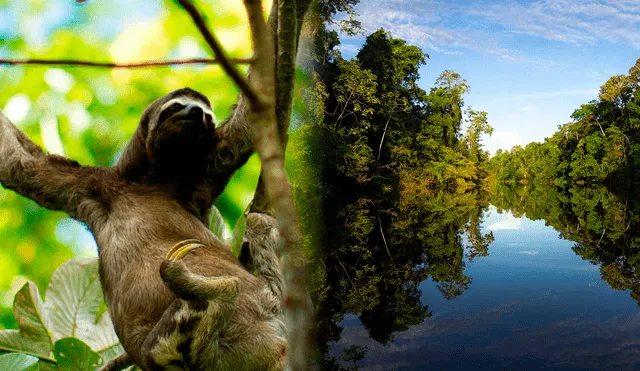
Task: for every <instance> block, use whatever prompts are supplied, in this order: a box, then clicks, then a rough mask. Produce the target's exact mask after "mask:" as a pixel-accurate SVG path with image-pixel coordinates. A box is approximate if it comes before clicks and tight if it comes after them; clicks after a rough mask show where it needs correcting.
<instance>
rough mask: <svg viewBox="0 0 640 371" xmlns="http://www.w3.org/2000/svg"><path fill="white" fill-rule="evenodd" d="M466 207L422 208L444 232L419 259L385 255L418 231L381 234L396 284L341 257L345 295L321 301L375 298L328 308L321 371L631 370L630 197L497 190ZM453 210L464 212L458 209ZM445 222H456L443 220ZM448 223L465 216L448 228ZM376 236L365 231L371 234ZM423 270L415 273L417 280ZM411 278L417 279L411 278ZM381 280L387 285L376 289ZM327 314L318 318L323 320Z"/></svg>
mask: <svg viewBox="0 0 640 371" xmlns="http://www.w3.org/2000/svg"><path fill="white" fill-rule="evenodd" d="M518 192H520V194H518ZM523 192H524V193H523ZM541 195H543V196H541ZM458 197H460V196H453V198H454V199H455V198H458ZM474 200H475V203H474V205H473V206H472V207H471V208H469V207H467V208H466V209H464V210H466V211H467V212H466V213H464V212H462V211H461V210H455V209H453V210H446V209H444V205H441V204H436V205H435V208H434V205H433V204H432V205H430V206H431V209H432V210H431V211H430V212H429V211H427V212H426V213H427V214H429V213H431V214H436V215H440V217H436V220H439V222H440V224H438V227H439V228H443V230H441V231H438V230H435V231H431V234H430V235H429V236H426V237H427V238H426V239H423V240H422V241H427V240H433V239H434V238H435V239H437V242H436V244H433V245H429V246H422V251H421V254H420V255H421V256H422V260H421V261H420V262H419V263H417V264H416V261H415V260H411V259H404V260H403V258H402V256H401V254H399V255H395V256H394V252H396V251H397V249H396V248H395V247H396V246H398V244H402V243H403V242H407V241H413V242H415V241H414V239H415V238H416V237H417V236H420V234H421V233H422V234H423V237H425V236H424V232H425V229H424V228H423V227H422V226H419V227H418V229H417V230H414V233H413V234H412V237H410V238H408V239H407V238H405V239H404V240H402V238H399V237H398V235H402V233H401V231H400V230H395V231H394V230H393V228H392V227H391V228H386V231H387V236H386V238H385V241H386V242H387V243H386V245H385V250H388V251H385V254H386V252H388V253H389V254H387V255H388V256H387V257H386V258H387V259H386V260H388V261H389V262H388V264H392V265H393V266H394V268H393V270H392V271H393V272H397V271H398V270H400V271H403V272H404V273H402V274H399V275H397V277H396V278H398V277H404V278H405V280H404V281H403V282H398V281H394V280H393V279H391V278H389V277H388V276H389V271H390V270H389V269H385V268H383V266H384V264H380V265H379V266H374V267H373V268H372V267H370V266H369V265H368V264H365V265H360V266H357V268H354V269H353V270H350V269H349V268H347V266H349V265H353V263H348V262H352V260H350V259H349V258H348V257H346V256H343V257H342V258H340V259H338V260H339V261H340V260H344V261H348V262H342V264H341V265H343V267H340V269H338V270H335V271H334V274H336V275H339V276H340V278H339V279H338V280H336V281H333V282H337V283H334V285H333V286H336V285H337V286H339V282H343V283H345V282H344V280H346V281H348V282H346V283H345V287H347V288H350V291H351V294H347V295H342V296H341V295H334V296H333V299H332V295H331V294H329V299H328V301H332V300H337V299H338V298H339V299H341V300H349V299H353V298H352V296H353V295H356V300H358V299H359V300H362V301H364V302H366V301H367V298H372V297H375V296H376V295H378V301H377V302H375V303H374V304H373V305H371V306H366V305H364V306H358V305H357V304H356V305H353V304H351V305H349V304H347V305H346V306H345V305H341V306H339V308H340V309H338V310H336V309H335V308H336V307H335V305H333V306H332V305H329V307H333V308H334V310H333V311H330V313H331V315H330V316H329V319H333V320H334V324H335V327H336V329H334V331H333V332H332V334H333V337H331V336H328V337H326V338H325V339H327V343H326V348H325V349H326V353H325V358H326V359H327V361H326V363H327V365H328V367H327V368H333V369H351V370H354V369H359V370H540V369H544V370H640V310H639V307H638V301H637V299H638V298H640V297H639V296H638V295H637V293H638V292H640V280H638V275H639V273H636V270H635V267H637V266H638V265H639V264H640V246H639V245H638V243H637V242H638V239H636V237H635V236H636V231H637V230H638V229H637V228H636V225H635V222H636V220H637V218H636V217H635V215H634V214H633V212H632V211H633V209H634V208H633V207H632V206H630V204H629V200H621V199H620V198H619V197H617V196H614V195H612V194H611V193H609V192H608V191H606V190H604V189H595V190H576V191H568V192H564V191H560V192H558V191H551V192H550V191H549V190H541V191H531V190H529V191H528V190H524V191H523V190H516V191H508V192H507V191H504V190H502V193H500V194H494V195H493V196H489V197H488V198H482V197H481V200H479V199H478V197H476V198H474ZM487 202H490V203H491V204H489V203H487ZM494 203H495V204H497V205H498V207H496V206H494V205H493V204H494ZM456 204H457V205H458V207H463V208H464V202H462V203H461V202H457V203H456ZM438 205H439V206H438ZM467 206H468V205H467ZM428 208H429V207H428ZM469 210H470V211H471V212H469ZM478 210H480V211H478ZM461 214H464V215H461ZM529 214H531V215H529ZM442 215H450V216H452V217H453V219H452V221H451V222H450V223H448V222H446V221H444V220H443V219H445V218H442V217H441V216H442ZM456 216H458V217H461V218H462V220H465V221H464V222H460V221H458V222H457V224H456V222H455V217H456ZM397 218H399V217H398V216H397V214H396V216H395V217H392V218H391V219H392V220H391V221H390V223H391V226H393V223H396V222H400V223H402V221H400V220H397ZM414 221H415V220H414ZM381 224H382V225H383V226H384V224H385V223H384V222H383V221H381ZM422 224H424V223H422ZM436 224H437V223H436ZM452 224H453V225H455V226H457V228H458V230H457V242H454V243H453V244H447V243H446V242H445V245H447V246H448V248H443V246H441V245H438V243H441V242H443V241H446V238H445V239H442V236H446V235H447V234H449V231H450V230H451V225H452ZM474 224H477V225H476V226H474ZM554 226H555V228H557V229H555V228H554ZM412 227H413V228H415V227H416V226H415V225H413V226H412ZM474 229H475V230H474ZM376 231H377V230H376V228H375V227H374V228H372V229H371V232H370V233H371V235H373V234H375V232H376ZM603 231H604V233H603ZM379 232H380V231H378V233H379ZM383 233H384V232H383ZM438 238H439V239H438ZM572 238H573V239H572ZM479 239H480V240H481V242H484V250H483V246H480V247H478V240H479ZM389 241H395V245H394V243H391V244H390V242H389ZM474 241H475V242H474ZM371 242H372V239H371V238H370V239H369V243H371ZM383 242H384V241H383ZM373 244H374V245H375V243H373ZM480 245H482V243H480ZM451 247H458V248H459V249H461V250H462V252H461V253H460V254H456V253H455V252H454V251H453V250H455V249H452V248H451ZM415 248H417V247H416V244H415V243H414V245H413V249H415ZM435 250H437V251H435ZM478 251H480V252H479V253H478ZM385 254H379V255H378V259H380V257H382V258H385ZM457 256H459V257H460V261H458V259H456V257H457ZM392 257H393V260H392V259H391V258H392ZM443 262H444V263H445V264H444V266H446V265H447V264H449V267H448V270H447V269H446V268H447V267H443ZM358 264H359V263H358ZM412 264H414V265H413V267H411V265H412ZM400 267H403V268H400ZM362 269H364V270H365V271H366V269H373V270H374V271H376V270H377V271H378V272H379V273H380V271H385V273H381V275H375V274H371V275H367V274H366V272H365V273H364V277H368V278H369V279H371V280H377V281H376V282H375V283H373V284H370V285H369V286H368V284H367V283H366V282H363V281H366V279H362V277H363V276H361V277H360V278H357V275H358V270H362ZM443 269H444V270H447V271H446V272H444V273H443ZM420 271H421V272H423V273H424V275H422V276H420V275H419V274H418V275H415V274H414V273H415V272H420ZM330 272H331V271H330ZM381 276H382V277H383V278H381ZM345 277H346V278H345ZM418 277H423V278H425V279H423V280H420V281H419V282H416V281H417V279H418ZM386 279H389V280H390V281H392V283H389V282H386V283H383V282H384V281H385V280H386ZM393 282H395V284H394V283H393ZM614 287H615V289H614ZM375 289H378V292H377V293H375V292H374V290H375ZM367 290H368V291H367ZM329 291H330V292H331V291H332V290H329ZM334 291H339V290H334ZM360 291H364V292H360ZM358 292H360V293H358ZM389 292H392V294H389ZM334 294H335V292H334ZM407 297H409V298H414V299H417V301H418V302H415V300H414V301H412V300H408V299H407ZM374 301H375V300H374ZM334 304H335V303H334ZM325 306H327V304H326V303H325ZM420 309H423V311H420ZM326 313H327V312H326V311H323V310H321V311H320V319H321V320H322V319H323V318H322V316H323V314H326ZM324 321H325V323H328V322H331V321H330V320H329V321H328V320H327V319H326V318H325V319H324ZM321 323H322V321H321ZM320 332H321V333H322V331H320ZM336 334H337V335H336Z"/></svg>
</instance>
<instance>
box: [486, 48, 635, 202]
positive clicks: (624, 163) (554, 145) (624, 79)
mask: <svg viewBox="0 0 640 371" xmlns="http://www.w3.org/2000/svg"><path fill="white" fill-rule="evenodd" d="M571 119H572V121H571V122H569V123H567V124H564V125H561V126H559V127H558V131H557V132H555V133H554V134H553V135H552V136H551V137H549V138H547V139H546V140H545V141H544V142H543V143H537V142H533V143H529V144H528V145H526V146H525V147H524V148H522V147H521V146H516V147H514V148H512V149H511V150H510V151H498V152H497V153H496V155H495V156H494V157H493V158H491V161H489V162H488V163H487V168H488V171H489V173H490V174H491V179H492V180H493V181H496V182H498V183H512V184H515V183H519V184H539V185H554V186H559V187H568V186H569V185H571V184H574V185H579V186H583V185H593V184H607V185H609V186H610V187H614V188H617V189H621V190H629V189H631V187H634V186H637V185H638V183H639V182H640V130H639V129H640V59H638V61H636V63H635V65H634V66H633V67H631V68H630V69H629V74H628V75H616V76H613V77H611V78H610V79H609V80H608V81H607V82H606V83H604V85H602V86H601V87H600V94H599V96H598V99H595V100H592V101H591V102H589V103H586V104H583V105H582V106H580V108H578V109H576V110H575V111H574V112H573V114H572V115H571Z"/></svg>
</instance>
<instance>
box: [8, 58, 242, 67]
mask: <svg viewBox="0 0 640 371" xmlns="http://www.w3.org/2000/svg"><path fill="white" fill-rule="evenodd" d="M229 61H230V62H231V63H234V64H251V63H253V59H252V58H233V59H229ZM220 63H221V62H220V60H219V59H210V58H192V59H176V60H166V61H143V62H132V63H116V62H92V61H83V60H78V59H0V65H8V66H20V65H41V66H42V65H44V66H82V67H97V68H147V67H166V66H176V65H187V64H220Z"/></svg>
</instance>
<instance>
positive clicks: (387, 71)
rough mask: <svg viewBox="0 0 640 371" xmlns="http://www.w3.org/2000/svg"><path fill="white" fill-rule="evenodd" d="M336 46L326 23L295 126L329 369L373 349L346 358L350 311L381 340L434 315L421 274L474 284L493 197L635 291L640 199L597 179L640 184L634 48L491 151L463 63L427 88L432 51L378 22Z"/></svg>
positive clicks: (448, 285) (453, 284)
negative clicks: (315, 226)
mask: <svg viewBox="0 0 640 371" xmlns="http://www.w3.org/2000/svg"><path fill="white" fill-rule="evenodd" d="M329 18H330V17H329ZM329 18H327V19H329ZM351 21H353V18H351ZM342 26H343V31H344V24H343V25H342ZM356 27H357V22H356ZM346 28H347V32H349V31H353V23H350V24H348V25H347V27H346ZM339 44H340V40H339V38H338V33H337V32H335V31H328V30H326V29H325V30H323V31H322V32H320V37H319V38H318V39H317V44H316V46H315V51H314V55H315V59H314V65H313V71H315V73H316V74H317V75H316V89H315V92H314V96H315V102H316V106H314V107H313V112H312V116H313V117H314V121H313V122H312V123H311V124H310V125H307V126H305V127H303V128H302V130H301V132H300V133H298V135H301V136H304V137H305V140H303V141H302V142H305V143H307V145H308V146H309V147H310V148H309V149H308V151H309V152H310V153H317V154H320V156H319V157H320V158H319V159H317V162H316V163H315V165H316V166H317V171H318V173H319V175H320V179H322V181H321V182H319V183H317V184H315V192H316V193H317V194H320V195H321V196H320V199H319V200H317V205H319V206H320V207H321V208H322V212H323V225H324V229H323V230H322V231H321V232H318V231H316V233H322V236H323V238H322V242H321V243H320V245H321V247H322V248H321V249H319V251H320V252H319V253H318V254H317V255H318V256H316V257H315V259H314V263H313V265H312V266H313V269H312V271H313V272H314V273H313V278H314V282H313V288H312V290H313V294H314V296H315V298H316V305H317V316H318V318H317V321H318V326H317V331H318V335H319V351H320V353H321V355H322V357H323V358H324V366H325V367H326V368H327V369H357V363H358V361H359V360H362V359H363V358H364V357H366V354H367V349H366V347H364V346H353V347H351V348H347V349H344V350H343V351H342V354H341V355H340V356H336V353H335V351H334V352H332V351H331V349H330V348H331V344H335V343H337V342H338V341H339V340H340V338H341V336H342V327H341V326H340V322H341V321H343V320H344V319H345V315H346V314H351V315H355V316H357V317H358V319H359V321H360V322H361V323H362V325H363V326H364V327H365V328H366V330H367V331H368V334H369V336H370V337H371V338H373V339H375V340H376V341H378V342H380V343H383V344H387V343H389V342H390V341H392V340H393V336H394V334H395V333H397V332H399V331H404V330H407V329H408V328H409V326H411V325H417V324H420V323H422V322H423V321H424V320H425V319H426V318H428V317H430V316H431V312H430V311H429V307H428V305H427V304H425V301H428V298H427V299H426V300H425V298H422V293H421V290H420V289H419V284H420V283H421V282H424V281H426V280H431V281H432V282H433V283H435V284H436V285H437V287H438V289H439V291H440V293H441V294H442V296H443V297H445V298H447V299H454V298H456V297H458V296H460V295H462V294H463V293H464V291H465V290H466V289H467V288H468V287H469V286H470V285H471V282H472V279H471V277H470V276H469V275H468V274H465V268H466V266H467V265H468V264H472V263H473V261H474V258H478V257H484V256H487V255H488V253H489V245H490V244H491V242H493V241H494V236H493V234H492V233H491V232H489V233H483V232H482V231H481V228H480V226H481V224H482V222H483V214H484V213H485V211H487V210H488V208H489V205H490V204H493V205H494V206H496V207H497V208H498V211H499V212H502V211H505V210H509V211H511V212H512V213H513V214H514V215H515V216H516V217H520V216H524V215H525V214H526V216H527V217H528V218H530V219H533V220H539V219H542V220H545V221H546V223H547V225H550V226H552V227H553V228H555V229H556V230H557V231H559V232H560V237H561V238H564V239H569V240H571V241H574V242H575V245H574V247H573V250H574V252H575V253H576V254H577V255H579V256H581V257H582V258H583V259H585V260H588V261H590V262H592V263H593V264H597V265H599V266H600V271H601V276H602V278H603V280H604V281H606V282H607V283H608V284H609V285H610V286H611V287H612V288H614V289H618V290H631V296H632V297H633V298H634V299H635V300H638V301H639V302H640V297H638V293H639V292H640V279H639V278H638V277H637V273H636V272H638V271H639V270H638V269H637V266H638V264H640V254H638V253H637V249H636V246H638V241H640V240H639V239H638V232H640V228H638V227H639V226H638V223H637V221H638V219H637V217H636V216H635V215H640V214H636V213H635V211H639V212H640V210H638V207H640V205H638V204H637V203H636V202H629V201H628V200H626V199H625V198H624V197H621V196H620V195H616V194H613V193H611V192H610V191H609V190H608V189H607V188H605V187H604V186H603V184H608V185H610V186H612V185H618V186H619V187H622V188H624V189H630V188H629V187H631V186H632V185H633V184H636V183H637V182H638V181H640V173H639V172H638V170H637V169H638V168H639V167H638V166H640V135H638V128H640V89H638V82H639V79H640V60H639V61H638V62H637V63H636V65H635V66H634V67H632V68H631V70H630V71H629V75H624V76H622V75H621V76H614V77H612V78H611V79H610V80H609V81H607V82H606V83H605V84H604V85H603V86H602V88H601V92H600V95H599V99H598V100H596V101H592V102H590V103H588V104H585V105H583V106H581V107H580V108H579V109H578V110H576V111H575V112H574V114H573V115H572V116H571V119H572V120H573V121H572V122H571V123H568V124H565V125H563V126H561V127H560V128H559V131H558V132H557V133H555V134H554V135H553V136H552V137H551V138H548V139H547V140H546V141H545V142H544V143H531V144H529V145H527V146H526V147H525V148H522V147H514V148H513V149H512V150H511V151H508V152H505V151H498V153H497V154H496V155H495V156H494V157H492V158H489V153H488V152H487V151H485V150H483V148H482V143H481V139H480V138H481V135H482V134H488V135H490V134H491V133H492V128H491V126H490V125H489V123H488V114H487V112H483V111H476V110H474V109H472V108H466V109H465V107H464V99H463V97H464V94H465V93H466V92H468V91H469V89H470V86H469V85H468V84H467V82H466V81H465V80H464V78H463V77H462V76H460V75H459V74H458V73H456V72H454V71H451V70H445V71H443V72H442V73H441V74H440V76H439V77H438V79H437V80H436V82H435V86H434V87H432V88H431V89H430V90H429V91H428V92H427V91H425V90H423V89H421V88H420V87H419V86H418V84H417V81H418V79H419V78H420V76H419V73H418V70H419V68H420V67H421V66H423V65H425V64H426V63H427V62H428V59H429V56H428V55H427V54H426V53H424V52H423V51H422V50H421V49H420V48H418V47H416V46H412V45H409V44H407V43H406V42H405V41H404V40H402V39H398V38H395V37H393V35H391V34H389V33H387V32H386V31H385V30H383V29H380V30H378V31H376V32H374V33H372V34H370V35H368V36H367V37H366V41H365V42H364V44H363V45H362V47H361V48H360V50H359V52H358V53H357V55H356V57H355V58H352V59H345V58H343V57H342V55H341V53H340V51H339V50H338V46H339ZM463 112H464V113H465V114H464V115H463ZM308 196H309V195H308V194H307V195H306V197H308ZM318 241H320V239H319V240H318ZM348 365H351V366H348Z"/></svg>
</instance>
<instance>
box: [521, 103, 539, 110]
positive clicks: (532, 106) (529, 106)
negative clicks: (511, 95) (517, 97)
mask: <svg viewBox="0 0 640 371" xmlns="http://www.w3.org/2000/svg"><path fill="white" fill-rule="evenodd" d="M537 110H538V107H536V106H534V105H533V104H530V105H528V106H522V107H518V111H537Z"/></svg>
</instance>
